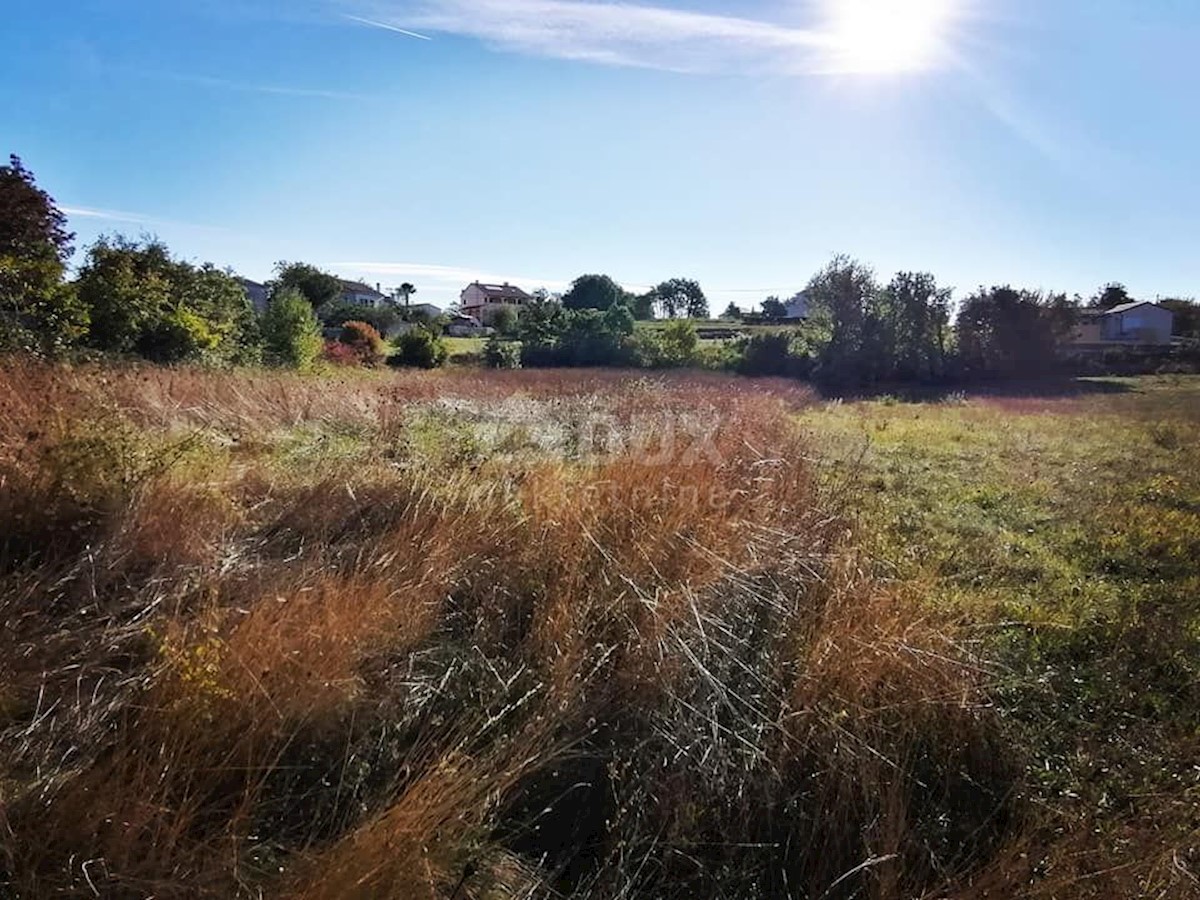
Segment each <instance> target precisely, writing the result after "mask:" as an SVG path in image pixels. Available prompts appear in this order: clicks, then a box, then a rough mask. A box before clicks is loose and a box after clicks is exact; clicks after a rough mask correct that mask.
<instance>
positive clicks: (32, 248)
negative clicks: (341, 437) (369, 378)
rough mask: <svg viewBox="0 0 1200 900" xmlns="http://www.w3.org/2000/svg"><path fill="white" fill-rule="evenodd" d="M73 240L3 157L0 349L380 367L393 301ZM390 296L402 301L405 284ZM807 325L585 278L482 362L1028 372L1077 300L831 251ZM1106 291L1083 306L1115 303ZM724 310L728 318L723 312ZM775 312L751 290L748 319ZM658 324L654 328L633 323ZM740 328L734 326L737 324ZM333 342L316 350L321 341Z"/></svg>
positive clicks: (507, 327) (683, 290)
mask: <svg viewBox="0 0 1200 900" xmlns="http://www.w3.org/2000/svg"><path fill="white" fill-rule="evenodd" d="M73 242H74V235H72V234H71V233H70V232H69V231H68V230H67V223H66V217H65V216H64V214H63V213H62V212H61V211H60V210H59V209H58V207H57V206H56V205H55V203H54V201H53V199H52V198H51V197H50V196H49V195H48V194H47V193H46V192H45V191H44V190H42V189H41V188H39V187H38V186H37V183H36V181H35V179H34V177H33V175H32V173H30V172H29V171H28V169H26V168H25V167H24V166H23V164H22V163H21V161H20V159H18V158H17V157H15V156H14V157H12V158H11V160H10V163H9V165H8V166H4V167H0V349H9V350H12V349H23V350H27V351H32V352H39V353H43V354H58V353H62V352H66V351H76V350H85V351H95V352H98V353H104V354H118V355H135V356H139V357H142V358H145V359H149V360H152V361H156V362H163V363H172V362H184V361H194V362H207V363H214V364H229V365H244V364H259V363H266V364H272V365H286V366H293V367H298V368H305V367H309V366H311V365H312V364H313V363H314V362H315V361H316V360H317V359H319V358H321V357H322V356H324V357H325V358H326V359H328V360H330V361H331V362H335V363H341V364H364V363H366V364H379V363H381V362H383V360H384V359H385V357H386V353H387V349H388V348H387V347H386V345H385V342H384V341H383V339H382V337H381V332H382V333H388V332H390V331H392V330H399V329H394V328H393V326H394V325H395V324H396V320H397V319H398V318H416V317H415V316H409V315H408V314H407V311H406V309H405V307H400V308H398V309H396V308H393V309H382V310H371V309H364V308H361V307H347V306H345V305H343V304H342V302H341V298H342V289H343V287H342V283H341V282H340V280H339V279H338V278H337V277H335V276H333V275H332V274H330V273H327V272H324V271H322V270H320V269H319V268H317V267H315V266H312V265H310V264H307V263H302V262H281V263H279V264H277V266H276V270H275V277H274V279H273V280H272V281H271V282H270V283H269V284H268V289H269V303H268V305H267V308H266V310H265V312H264V313H263V314H262V315H258V314H257V313H256V311H255V310H254V308H253V307H252V305H251V304H250V302H249V300H248V298H247V295H246V292H245V289H244V287H243V285H242V283H241V282H240V281H239V279H237V278H236V277H234V276H233V275H232V274H231V273H229V272H226V271H222V270H220V269H218V268H217V267H215V266H213V265H211V264H203V265H195V264H192V263H190V262H186V261H183V260H180V259H177V258H175V257H173V256H172V255H171V253H170V252H169V250H168V248H167V247H166V246H165V245H163V244H162V243H161V242H159V241H157V240H155V239H142V240H136V241H135V240H129V239H127V238H124V237H120V236H116V237H105V238H101V239H100V240H98V241H97V242H96V243H95V244H93V245H92V246H91V247H89V248H88V250H87V251H86V254H85V256H84V259H83V261H82V264H81V265H80V266H79V268H78V270H77V271H76V272H75V274H74V277H73V278H68V277H67V264H68V261H69V260H70V258H71V256H72V253H73V249H74V248H73ZM400 290H401V293H402V294H403V295H404V297H405V299H407V298H408V297H411V295H412V294H413V293H415V292H416V288H415V286H413V285H411V284H407V283H406V284H405V285H404V286H403V287H402V288H401V289H400ZM804 295H805V298H806V300H807V304H808V308H809V315H808V318H807V320H806V321H805V322H803V323H802V324H800V325H798V326H795V327H788V328H779V329H771V328H769V327H768V328H760V329H752V330H750V331H748V332H746V333H743V334H741V335H740V336H739V337H737V338H735V339H732V340H724V341H702V340H701V335H700V333H699V332H698V330H697V328H696V326H695V324H694V320H703V319H707V318H708V316H709V304H708V299H707V297H706V296H705V294H704V291H703V289H702V288H701V286H700V284H699V283H698V282H696V281H695V280H694V279H689V278H671V279H668V280H666V281H664V282H662V283H660V284H658V285H656V286H655V287H653V288H651V289H650V290H648V291H646V292H645V293H641V294H637V293H633V292H630V291H628V290H626V289H625V288H623V287H622V286H621V285H620V284H618V283H617V282H616V281H615V280H614V279H613V278H611V277H609V276H607V275H603V274H588V275H583V276H581V277H579V278H577V279H576V280H575V281H574V282H573V283H572V284H571V285H570V287H569V289H568V290H567V291H566V292H565V293H564V294H562V295H561V296H559V297H554V296H550V295H549V294H547V293H546V292H544V291H542V292H539V294H538V295H537V296H536V297H535V300H534V302H533V303H531V304H529V305H528V306H526V307H524V308H523V309H522V311H521V314H520V315H519V316H517V315H515V314H514V313H513V312H511V311H506V312H504V313H503V314H502V315H501V316H500V317H499V318H498V319H497V321H496V323H495V324H496V330H497V332H498V334H497V335H496V337H495V338H494V339H493V340H492V341H491V342H490V343H489V345H488V347H487V351H486V353H485V359H486V361H487V362H488V363H489V364H491V365H497V366H515V365H525V366H637V367H647V368H663V367H672V366H704V367H709V368H721V369H729V370H733V371H738V372H742V373H744V374H748V375H786V376H795V377H804V378H811V379H814V380H818V381H821V382H824V383H827V384H831V385H838V386H864V385H872V384H879V383H889V382H914V381H915V382H939V381H947V380H953V379H959V378H978V377H1016V376H1028V375H1036V374H1039V373H1043V372H1048V371H1052V370H1055V369H1058V368H1060V367H1061V362H1062V360H1061V356H1062V354H1061V352H1060V350H1061V348H1062V346H1063V344H1064V342H1065V341H1066V339H1067V337H1068V335H1069V334H1070V332H1071V330H1072V329H1073V328H1074V327H1075V325H1076V323H1077V322H1078V317H1079V312H1080V309H1081V307H1083V306H1084V305H1085V301H1083V300H1081V299H1080V298H1078V297H1075V298H1068V297H1067V296H1066V295H1065V294H1052V293H1044V292H1041V291H1031V290H1025V289H1018V288H1013V287H1010V286H995V287H991V288H980V289H978V290H976V291H974V292H973V293H971V294H970V295H968V296H967V297H965V298H964V299H963V300H962V301H961V302H960V303H959V304H958V306H957V310H956V309H955V307H954V305H953V303H952V291H951V290H950V289H949V288H948V287H945V286H943V285H940V284H939V283H938V282H937V279H936V278H935V277H934V276H933V275H931V274H929V273H925V272H901V273H898V274H896V275H895V276H894V277H892V278H891V279H890V280H889V281H887V282H886V283H883V282H881V281H880V280H879V279H878V278H877V276H876V274H875V273H874V271H873V270H871V269H870V268H869V267H868V266H866V265H864V264H862V263H861V262H859V261H857V260H854V259H851V258H849V257H846V256H838V257H835V258H834V259H833V260H832V261H831V262H830V263H829V264H828V265H826V266H825V267H824V268H822V269H821V270H820V271H819V272H818V273H817V274H816V275H814V276H813V277H812V278H811V279H810V280H809V282H808V284H807V287H806V289H805V292H804ZM1131 299H1132V298H1130V296H1129V294H1128V292H1127V291H1126V289H1125V288H1124V287H1123V286H1122V285H1120V284H1115V283H1114V284H1109V285H1107V286H1105V287H1104V288H1103V289H1101V291H1100V292H1099V293H1098V294H1097V295H1096V296H1095V297H1093V298H1092V299H1091V300H1090V301H1088V302H1087V304H1086V305H1089V306H1092V307H1096V308H1102V309H1107V308H1112V307H1114V306H1118V305H1120V304H1122V303H1127V302H1130V300H1131ZM1160 302H1161V305H1163V306H1166V307H1168V308H1171V309H1172V310H1173V311H1174V312H1175V313H1176V317H1177V325H1178V330H1179V331H1180V333H1181V334H1182V335H1184V336H1187V337H1191V338H1194V339H1195V338H1200V334H1198V333H1197V332H1198V331H1200V307H1197V306H1196V304H1194V303H1192V302H1190V301H1183V300H1172V301H1160ZM724 315H725V317H727V318H728V319H730V320H737V319H741V318H742V317H743V313H742V311H741V310H739V309H738V308H737V307H736V306H735V305H733V304H730V306H729V308H728V309H726V311H725V314H724ZM785 315H786V309H785V307H784V304H783V303H782V302H781V301H779V300H778V298H773V297H772V298H767V300H765V301H764V302H763V304H762V315H761V316H758V317H757V318H756V319H755V320H754V321H755V322H759V323H764V324H766V325H770V324H771V323H773V322H778V321H779V320H781V319H783V318H784V316H785ZM655 319H664V320H666V321H665V322H659V323H657V324H655V325H648V324H646V323H647V322H649V321H650V320H655ZM747 321H749V320H747ZM440 325H441V323H440V322H422V321H414V322H410V323H409V327H407V329H406V333H405V334H403V335H401V336H400V337H399V338H398V339H397V341H396V347H395V352H394V353H393V354H392V356H391V358H390V361H391V362H394V363H395V364H399V365H420V366H436V365H440V364H441V363H442V362H444V361H445V359H446V357H447V351H446V347H445V345H444V343H443V342H442V340H441V337H440V330H441V329H440ZM331 330H332V331H334V332H335V333H336V337H335V338H334V339H333V340H331V341H330V340H326V338H325V335H327V334H328V333H329V332H330V331H331Z"/></svg>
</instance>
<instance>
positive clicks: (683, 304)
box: [651, 278, 708, 319]
mask: <svg viewBox="0 0 1200 900" xmlns="http://www.w3.org/2000/svg"><path fill="white" fill-rule="evenodd" d="M651 294H653V295H654V302H655V303H656V304H657V305H658V308H659V310H661V312H662V314H663V316H664V317H665V318H668V319H674V318H676V317H678V316H686V317H687V318H689V319H707V318H708V298H707V297H705V296H704V291H703V290H702V289H701V287H700V283H699V282H697V281H695V280H694V279H691V278H670V279H668V280H666V281H664V282H663V283H662V284H659V285H658V286H656V287H655V288H654V290H653V291H651Z"/></svg>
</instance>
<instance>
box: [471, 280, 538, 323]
mask: <svg viewBox="0 0 1200 900" xmlns="http://www.w3.org/2000/svg"><path fill="white" fill-rule="evenodd" d="M459 301H460V302H459V309H460V310H461V311H462V313H463V315H465V316H472V317H473V318H476V319H478V320H479V321H480V322H482V323H483V324H484V325H490V324H491V323H492V322H493V321H494V320H495V318H496V313H498V312H499V311H500V310H501V309H504V308H505V307H508V308H509V309H512V310H515V311H516V312H517V313H520V311H521V308H522V307H523V306H525V305H527V304H529V303H532V302H533V297H532V296H531V295H529V294H527V293H525V292H524V291H523V290H521V289H520V288H519V287H515V286H513V285H511V284H508V283H507V282H505V283H504V284H481V283H480V282H478V281H476V282H474V283H473V284H469V285H467V286H466V288H464V289H463V292H462V294H461V295H460V297H459Z"/></svg>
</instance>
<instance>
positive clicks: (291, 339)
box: [262, 288, 321, 369]
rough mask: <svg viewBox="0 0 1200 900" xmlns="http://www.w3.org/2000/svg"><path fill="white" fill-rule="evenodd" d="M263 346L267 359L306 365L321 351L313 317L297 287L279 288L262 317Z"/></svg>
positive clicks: (294, 364)
mask: <svg viewBox="0 0 1200 900" xmlns="http://www.w3.org/2000/svg"><path fill="white" fill-rule="evenodd" d="M262 335H263V346H264V349H265V352H266V359H267V362H269V363H272V364H274V365H279V366H291V367H293V368H296V369H308V368H310V367H311V366H312V364H313V363H314V362H316V360H317V357H318V356H320V354H321V332H320V328H319V326H318V325H317V317H316V315H315V314H314V313H313V308H312V304H310V303H309V302H308V301H307V300H306V299H304V295H303V294H301V293H300V292H299V291H297V290H295V289H292V288H288V289H285V290H283V291H280V292H279V293H278V294H276V295H275V296H274V297H273V298H271V303H270V305H269V306H268V307H267V311H266V313H265V314H264V315H263V319H262Z"/></svg>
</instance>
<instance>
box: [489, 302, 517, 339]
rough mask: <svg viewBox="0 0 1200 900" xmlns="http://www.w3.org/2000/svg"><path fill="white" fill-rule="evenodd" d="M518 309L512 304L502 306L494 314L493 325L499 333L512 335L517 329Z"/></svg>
mask: <svg viewBox="0 0 1200 900" xmlns="http://www.w3.org/2000/svg"><path fill="white" fill-rule="evenodd" d="M517 318H518V315H517V311H516V310H515V309H513V308H512V307H511V306H501V307H500V308H499V309H497V310H496V312H495V314H494V315H493V316H492V327H493V328H495V329H496V331H497V333H499V334H503V335H511V334H513V333H515V331H516V329H517Z"/></svg>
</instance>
